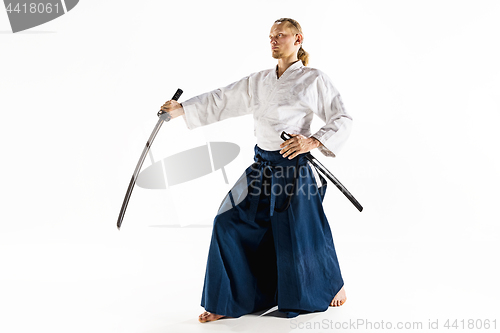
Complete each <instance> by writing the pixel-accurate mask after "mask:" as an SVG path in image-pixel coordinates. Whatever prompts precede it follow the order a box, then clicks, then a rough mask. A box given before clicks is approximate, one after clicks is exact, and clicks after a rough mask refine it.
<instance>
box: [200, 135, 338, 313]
mask: <svg viewBox="0 0 500 333" xmlns="http://www.w3.org/2000/svg"><path fill="white" fill-rule="evenodd" d="M254 160H255V163H254V164H252V165H251V166H250V167H248V168H247V169H246V170H245V173H244V174H243V176H242V178H243V180H244V181H245V182H244V184H245V186H241V182H238V183H237V184H236V185H235V186H233V188H232V189H231V190H230V191H229V193H228V194H227V196H226V198H225V199H224V200H223V203H222V205H221V208H222V207H227V206H228V204H229V206H230V207H231V208H230V209H225V210H224V209H219V214H218V215H217V216H216V217H215V219H214V224H213V232H212V239H211V243H210V249H209V254H208V261H207V268H206V273H205V283H204V286H203V293H202V299H201V306H202V307H204V308H205V309H206V310H207V311H209V312H211V313H215V314H219V315H224V316H228V317H234V318H237V317H240V316H242V315H245V314H248V313H253V312H256V311H261V310H266V309H269V308H271V307H274V306H276V305H277V306H278V310H279V311H281V312H283V313H285V314H286V316H287V317H288V318H293V317H296V316H297V315H298V314H300V313H308V312H315V311H325V310H327V309H328V306H329V304H330V302H331V301H332V299H333V298H334V296H335V295H336V294H337V293H338V292H339V291H340V289H341V288H342V286H343V284H344V282H343V280H342V276H341V273H340V267H339V263H338V260H337V255H336V252H335V247H334V245H333V239H332V233H331V230H330V226H329V224H328V220H327V218H326V216H325V213H324V211H323V206H322V202H323V198H324V195H325V191H326V187H327V185H326V181H325V179H324V178H323V177H321V176H319V179H318V180H316V178H315V176H314V173H313V170H312V168H313V166H311V165H310V164H309V163H308V162H307V160H306V159H305V157H304V156H303V155H298V156H297V157H295V158H294V159H292V160H289V159H288V158H283V156H282V155H281V154H280V153H279V150H278V151H266V150H263V149H261V148H259V147H258V146H257V145H256V146H255V157H254ZM317 181H318V182H319V183H320V184H321V186H319V187H318V185H317ZM242 188H243V189H244V191H242ZM242 192H245V193H244V194H246V193H248V194H246V195H244V197H243V195H242ZM290 194H291V195H290Z"/></svg>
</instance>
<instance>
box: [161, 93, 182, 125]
mask: <svg viewBox="0 0 500 333" xmlns="http://www.w3.org/2000/svg"><path fill="white" fill-rule="evenodd" d="M182 93H183V91H182V89H180V88H179V89H177V91H176V92H175V94H174V97H172V100H174V101H177V100H179V97H181V95H182ZM156 115H157V116H158V117H161V116H163V117H164V118H165V119H164V120H165V121H169V120H170V119H172V118H171V117H170V115H169V114H168V112H165V111H163V110H160V111H158V113H157V114H156ZM167 118H168V119H167Z"/></svg>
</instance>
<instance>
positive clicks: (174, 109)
mask: <svg viewBox="0 0 500 333" xmlns="http://www.w3.org/2000/svg"><path fill="white" fill-rule="evenodd" d="M161 110H162V111H163V112H168V113H169V114H170V116H171V117H172V118H176V117H179V116H182V115H183V114H184V109H183V108H182V105H181V104H180V103H179V102H177V101H174V100H172V99H171V100H169V101H166V102H165V104H163V106H162V107H161Z"/></svg>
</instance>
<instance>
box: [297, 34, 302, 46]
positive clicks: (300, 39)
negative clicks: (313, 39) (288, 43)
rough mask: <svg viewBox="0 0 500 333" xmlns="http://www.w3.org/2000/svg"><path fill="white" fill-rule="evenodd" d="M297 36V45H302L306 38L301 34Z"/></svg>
mask: <svg viewBox="0 0 500 333" xmlns="http://www.w3.org/2000/svg"><path fill="white" fill-rule="evenodd" d="M295 36H296V38H295V44H297V43H299V44H302V41H303V39H304V37H302V35H301V34H296V35H295Z"/></svg>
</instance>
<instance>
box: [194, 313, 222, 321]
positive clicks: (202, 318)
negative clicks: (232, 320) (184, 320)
mask: <svg viewBox="0 0 500 333" xmlns="http://www.w3.org/2000/svg"><path fill="white" fill-rule="evenodd" d="M221 318H224V316H221V315H218V314H215V313H210V312H208V311H205V312H203V313H202V314H201V315H200V316H199V317H198V320H199V321H200V323H207V322H209V321H215V320H217V319H221Z"/></svg>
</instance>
